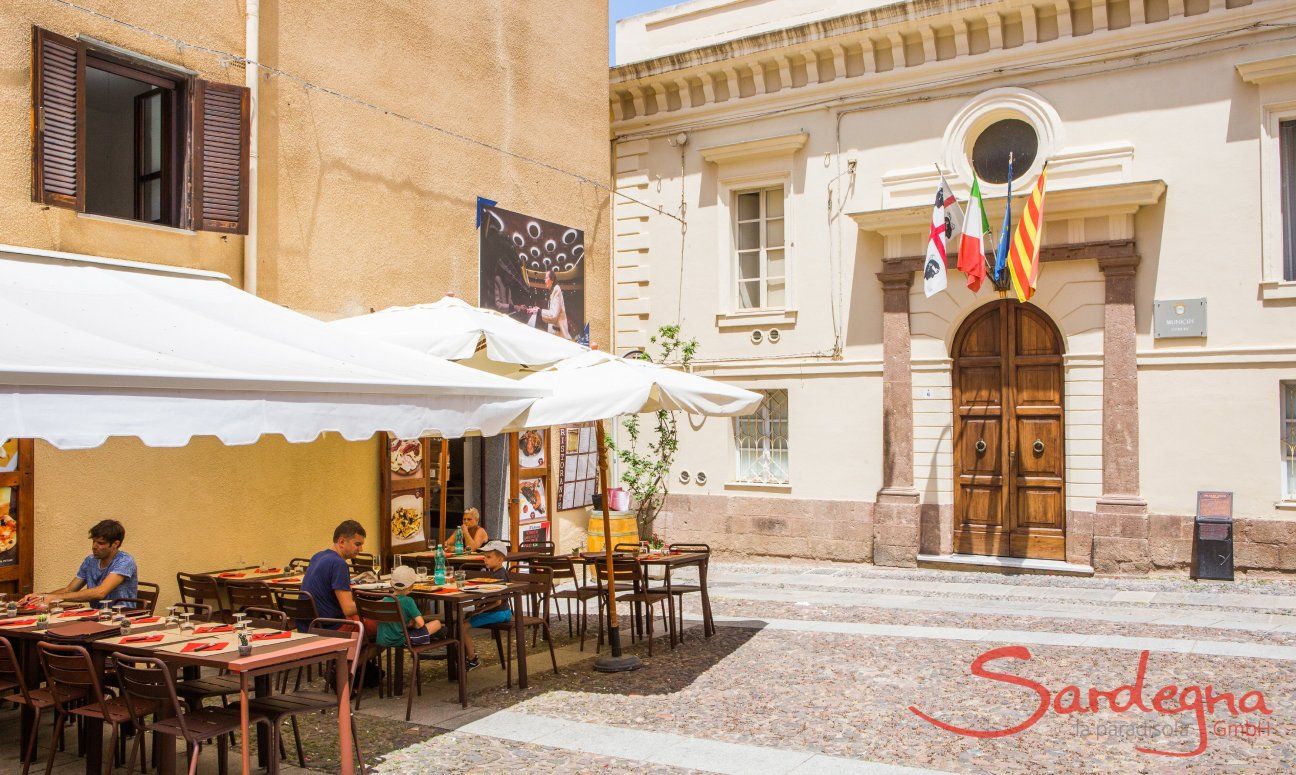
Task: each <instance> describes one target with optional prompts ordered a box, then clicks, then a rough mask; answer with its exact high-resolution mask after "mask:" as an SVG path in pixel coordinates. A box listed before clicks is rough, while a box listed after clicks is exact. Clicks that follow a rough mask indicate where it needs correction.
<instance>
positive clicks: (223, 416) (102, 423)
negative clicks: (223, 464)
mask: <svg viewBox="0 0 1296 775" xmlns="http://www.w3.org/2000/svg"><path fill="white" fill-rule="evenodd" d="M225 279H226V278H224V277H223V276H221V275H216V274H214V273H207V272H194V271H188V270H182V269H170V268H166V267H157V266H149V265H139V264H130V263H129V262H110V261H102V260H100V261H96V260H94V259H87V258H85V257H77V256H72V255H69V254H54V253H50V252H47V251H32V250H28V249H25V248H14V247H9V246H0V321H2V322H0V438H39V439H44V440H46V441H49V442H50V443H52V444H54V445H55V446H57V447H60V448H65V449H74V448H85V447H93V446H97V445H99V444H102V443H103V442H104V441H105V440H106V439H107V438H108V437H111V436H136V437H139V438H140V439H142V440H143V441H144V443H146V444H148V445H150V446H157V447H170V446H183V445H184V444H186V443H187V442H188V441H189V439H190V438H191V437H193V436H208V435H210V436H215V437H217V438H219V439H220V440H221V441H223V442H225V443H226V444H250V443H253V442H255V441H256V440H257V439H258V438H260V437H261V436H262V435H264V434H280V435H283V436H284V437H285V438H287V439H288V440H289V441H297V442H302V441H310V440H312V439H315V438H316V437H318V436H319V435H320V434H321V433H323V432H326V431H333V432H336V433H338V434H340V435H342V436H343V437H345V438H347V439H351V440H361V439H366V438H369V437H371V436H372V435H373V434H374V433H375V432H377V431H389V432H391V433H394V434H396V435H398V436H401V437H406V438H409V437H415V436H421V435H438V436H447V437H458V436H462V435H465V434H467V433H481V434H483V435H494V434H496V433H499V432H500V430H501V429H502V428H503V427H504V426H505V425H506V424H508V422H509V421H510V420H511V419H513V418H515V417H516V416H517V415H518V414H519V413H520V412H522V411H523V410H524V409H525V408H526V407H527V406H528V405H529V404H530V403H531V402H532V401H534V400H535V398H536V396H540V395H545V394H546V392H545V391H544V390H535V389H532V388H528V387H527V386H525V385H522V384H520V383H518V382H515V381H512V380H507V379H504V378H501V377H497V376H494V375H492V374H487V373H484V372H481V371H478V370H475V369H470V368H467V367H464V366H460V365H458V364H454V363H450V362H448V361H446V360H442V359H440V358H435V357H431V356H427V355H421V354H419V353H415V352H411V351H410V350H408V349H405V348H400V347H396V346H393V345H389V344H386V343H383V342H379V341H374V340H372V339H363V338H357V337H354V336H352V335H349V334H346V333H345V332H341V331H336V330H333V329H332V328H330V327H329V326H328V325H327V324H325V323H323V322H321V321H318V320H315V319H313V318H310V317H307V316H305V315H301V314H299V313H296V312H293V311H291V310H288V309H285V308H283V307H280V306H278V305H276V304H273V303H271V302H268V301H265V300H264V299H260V298H258V297H256V296H253V295H251V294H248V293H245V292H243V291H241V290H239V289H237V288H235V287H233V286H231V285H230V284H229V283H228V282H226V281H225Z"/></svg>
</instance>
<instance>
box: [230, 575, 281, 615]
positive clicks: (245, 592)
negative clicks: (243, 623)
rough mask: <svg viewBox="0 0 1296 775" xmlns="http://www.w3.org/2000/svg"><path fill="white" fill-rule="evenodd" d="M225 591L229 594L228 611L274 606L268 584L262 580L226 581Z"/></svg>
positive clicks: (235, 611) (236, 611)
mask: <svg viewBox="0 0 1296 775" xmlns="http://www.w3.org/2000/svg"><path fill="white" fill-rule="evenodd" d="M225 592H226V593H227V594H229V602H230V611H231V612H234V613H238V612H240V611H242V610H243V609H244V608H274V598H273V597H271V596H270V586H269V585H268V584H266V583H265V582H264V581H227V582H226V583H225Z"/></svg>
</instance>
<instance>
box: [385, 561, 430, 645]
mask: <svg viewBox="0 0 1296 775" xmlns="http://www.w3.org/2000/svg"><path fill="white" fill-rule="evenodd" d="M417 581H418V574H417V573H416V572H415V571H414V569H413V568H411V567H409V566H408V565H397V566H396V567H395V568H392V572H391V585H392V594H394V595H395V597H394V598H393V597H392V596H390V595H389V596H387V597H385V598H383V600H384V601H386V602H389V603H390V602H392V601H395V602H396V603H399V604H400V610H401V616H403V617H404V618H405V629H407V630H409V642H410V644H412V645H414V646H426V645H427V644H429V643H431V642H432V636H433V635H436V634H437V633H438V632H440V630H441V620H439V619H424V618H423V612H422V611H420V610H419V607H418V603H416V602H415V601H414V598H412V597H410V596H409V592H410V590H411V589H413V588H414V584H415V583H416V582H417ZM376 640H377V641H378V645H379V646H386V647H388V648H405V633H403V632H401V626H400V625H399V624H396V623H395V622H380V623H379V624H378V637H377V638H376Z"/></svg>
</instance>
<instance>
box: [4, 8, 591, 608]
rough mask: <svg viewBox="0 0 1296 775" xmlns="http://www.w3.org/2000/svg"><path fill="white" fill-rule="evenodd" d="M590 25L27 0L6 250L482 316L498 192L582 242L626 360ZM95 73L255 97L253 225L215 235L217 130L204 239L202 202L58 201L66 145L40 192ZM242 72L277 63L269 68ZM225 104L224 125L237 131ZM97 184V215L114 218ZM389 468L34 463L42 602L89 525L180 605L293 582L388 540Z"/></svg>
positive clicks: (342, 450)
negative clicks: (350, 544) (468, 308)
mask: <svg viewBox="0 0 1296 775" xmlns="http://www.w3.org/2000/svg"><path fill="white" fill-rule="evenodd" d="M568 10H569V12H567V13H563V14H554V13H552V11H551V9H549V8H548V7H543V6H541V5H539V4H534V3H517V2H488V3H474V4H471V5H465V4H441V3H416V4H400V3H397V4H365V5H363V6H360V5H356V4H341V5H336V4H319V3H308V2H294V1H293V0H260V2H257V0H247V2H243V1H242V0H240V2H234V3H222V4H212V3H204V2H176V3H165V4H161V5H150V4H146V3H139V2H111V1H109V2H94V3H90V4H79V5H71V4H66V3H59V2H51V1H50V0H17V1H16V2H8V3H5V5H4V8H3V10H0V62H3V71H4V73H5V74H6V76H5V78H4V79H3V82H2V83H0V243H3V244H4V245H6V246H9V247H5V248H3V249H4V250H5V251H6V252H18V253H22V252H23V251H30V250H36V251H40V250H49V251H61V252H66V253H72V254H86V255H93V256H102V257H106V258H110V259H124V260H130V261H140V262H151V263H159V264H166V265H174V266H183V267H190V268H198V269H207V270H214V271H218V272H221V273H224V274H226V275H228V276H229V277H230V278H231V282H232V283H234V284H235V285H239V286H241V287H243V288H245V289H247V290H249V291H253V292H255V293H257V294H259V295H260V296H262V297H264V298H266V299H269V300H271V301H274V302H276V303H279V304H282V305H285V306H287V307H289V308H292V309H294V310H297V311H301V312H304V313H307V314H311V315H314V316H316V317H320V318H324V319H333V318H338V317H343V316H348V315H356V314H361V313H363V312H367V311H369V310H371V309H381V308H384V307H387V306H391V305H397V304H413V303H419V302H428V301H435V300H436V299H438V298H440V297H441V296H442V294H444V293H447V292H454V293H456V294H458V295H459V296H461V297H464V298H467V299H476V298H477V291H478V289H477V284H478V280H477V244H478V243H477V240H478V235H477V231H476V228H475V225H474V215H475V208H476V197H477V196H479V195H480V196H483V197H487V198H489V199H491V200H495V201H497V202H499V204H500V206H501V207H507V208H509V209H511V210H514V211H517V212H523V213H527V214H531V215H534V216H536V217H539V218H543V219H547V220H551V221H555V222H558V223H563V224H567V225H570V226H572V227H575V228H579V229H582V230H584V232H585V235H586V245H587V251H588V252H587V260H586V267H587V270H586V272H587V274H586V282H587V286H586V287H587V292H586V294H585V298H586V308H585V312H586V319H587V320H589V321H590V323H591V333H592V337H593V338H594V339H596V340H600V341H607V338H608V337H609V336H610V333H609V319H610V318H609V315H610V294H609V293H608V282H609V279H608V278H609V275H608V264H609V249H610V247H609V246H610V240H609V237H608V230H609V224H610V213H609V204H608V202H609V193H610V174H609V150H608V145H607V142H606V129H607V122H608V117H607V107H606V82H605V80H604V78H605V75H604V74H605V72H606V71H605V69H604V67H605V63H606V61H607V60H606V57H607V39H606V29H605V24H606V20H607V17H606V10H607V9H606V6H605V5H603V4H600V3H593V2H588V3H581V4H578V5H577V6H573V7H572V8H570V9H568ZM91 11H93V12H91ZM43 34H48V35H51V36H53V37H49V38H48V39H47V40H49V41H50V42H51V47H50V49H49V50H48V51H47V52H46V54H45V55H44V58H42V55H40V54H39V53H37V52H34V41H35V40H36V39H37V38H39V37H40V36H41V35H43ZM68 51H72V52H74V53H72V54H68V53H67V52H68ZM76 51H80V52H81V53H80V54H76V53H75V52H76ZM78 56H80V57H83V58H94V57H102V58H103V59H104V61H107V62H109V64H105V65H102V68H101V70H100V71H96V73H93V74H91V76H89V77H97V78H105V77H111V75H112V73H113V72H116V71H112V70H110V69H108V68H110V67H111V65H112V62H118V63H120V62H126V63H128V64H130V63H135V64H138V65H139V66H140V67H141V68H143V70H144V71H147V72H146V73H145V75H138V74H136V76H135V77H136V80H138V79H140V78H146V77H147V78H153V77H155V78H156V79H160V81H159V82H160V83H164V84H165V83H172V84H175V83H189V84H196V83H198V82H200V81H201V82H204V83H205V84H206V86H205V87H204V88H206V89H208V93H214V92H221V93H227V94H232V95H234V96H233V97H232V98H231V99H232V100H233V102H232V103H231V104H232V105H233V108H232V110H234V111H235V113H237V110H238V105H239V100H240V99H245V100H246V102H245V109H246V110H247V111H250V113H248V114H247V118H248V119H249V120H250V121H249V123H250V129H249V132H248V133H247V135H246V136H245V137H243V139H242V141H241V142H242V144H243V145H242V148H243V152H244V160H245V161H244V163H245V164H246V167H245V169H244V170H243V171H242V176H241V177H238V178H235V180H236V181H237V182H236V184H235V188H238V187H239V186H241V187H242V188H243V190H244V192H245V193H244V197H243V210H242V212H241V213H240V212H238V207H237V206H236V205H234V206H233V209H234V212H231V213H228V215H229V216H230V217H231V218H232V219H233V222H232V223H229V224H226V225H225V227H224V228H217V227H219V224H217V223H215V221H214V220H211V219H212V218H215V217H216V216H219V215H220V214H221V212H222V211H221V207H220V201H219V200H218V198H217V195H218V194H219V193H220V191H221V186H222V185H223V184H222V180H221V179H220V178H219V176H216V177H213V175H214V174H215V172H214V171H217V170H219V169H222V167H221V153H223V152H224V150H226V146H224V145H221V144H220V143H218V142H216V141H214V140H212V139H211V133H210V132H209V133H208V137H207V138H206V140H207V142H206V145H205V149H206V153H207V156H206V157H205V158H206V167H205V168H204V169H205V172H206V174H205V175H203V176H200V177H202V178H203V180H204V182H207V183H209V184H210V185H208V187H207V189H206V191H205V194H206V197H205V202H204V208H205V209H201V212H197V213H196V217H192V218H189V217H185V216H186V215H187V211H184V208H194V207H196V205H194V204H192V200H191V199H190V198H189V197H188V196H187V194H184V193H183V192H181V193H178V194H177V195H176V197H175V204H176V208H177V210H176V212H174V213H173V214H172V215H173V216H174V217H171V218H170V219H169V220H168V222H167V223H166V224H164V225H157V224H146V223H140V222H139V220H140V219H139V218H132V217H130V215H129V214H127V215H126V216H125V217H113V216H104V215H96V214H94V212H93V210H95V209H96V208H95V206H94V205H93V203H92V202H89V203H87V206H83V207H79V208H78V207H69V206H67V202H66V201H63V202H59V201H55V200H57V199H58V196H57V195H58V192H59V189H60V185H61V181H62V180H63V178H62V177H61V176H62V174H63V168H61V167H60V166H59V164H58V159H59V158H60V157H59V156H58V150H59V149H58V148H57V147H56V146H48V147H47V149H46V150H47V151H48V153H47V158H48V159H50V160H53V161H51V162H50V163H49V164H48V165H47V166H46V167H45V168H44V169H43V170H42V168H41V167H40V165H39V164H38V163H37V162H36V161H35V160H34V153H33V136H34V132H35V131H36V129H37V128H38V127H39V128H40V129H41V130H43V131H44V132H45V133H46V136H48V137H50V138H54V140H57V138H58V136H59V127H58V121H59V120H60V117H61V114H60V112H59V110H58V107H57V105H56V104H54V103H51V105H53V107H51V108H50V109H48V110H47V111H46V115H45V116H43V117H42V116H38V115H37V114H36V113H35V112H34V111H33V99H34V98H33V81H34V80H35V79H36V76H37V75H38V74H39V73H41V72H42V71H43V70H42V69H43V68H45V69H49V68H53V69H54V70H57V69H58V68H59V67H60V66H62V65H63V64H65V63H66V64H68V66H69V67H73V66H75V65H76V63H77V61H78V60H77V59H76V57H78ZM69 57H70V58H71V59H69ZM245 58H246V60H252V61H255V62H257V63H259V64H260V67H254V68H251V70H249V67H248V66H246V64H245ZM109 60H111V61H109ZM105 72H107V73H109V75H108V76H105V75H104V74H103V73H105ZM150 74H151V75H150ZM153 82H154V81H152V80H150V81H148V83H153ZM65 83H66V80H65V79H64V80H60V76H59V75H58V73H57V72H54V73H53V74H52V75H49V76H48V78H47V80H46V84H47V86H48V87H49V89H50V92H49V93H50V94H51V95H55V96H57V94H56V87H58V86H59V85H60V84H65ZM164 91H166V89H165V88H164ZM244 94H246V95H247V96H246V97H240V95H244ZM189 96H191V97H193V96H194V94H193V93H192V92H190V93H189ZM211 104H212V105H214V107H212V108H211V113H212V115H213V116H214V117H215V118H214V119H213V120H212V121H211V122H210V123H209V129H212V128H215V127H219V126H220V124H221V122H220V120H219V119H220V117H221V115H223V114H222V111H223V110H225V108H223V107H222V106H221V105H219V104H215V103H211ZM87 109H89V110H91V111H94V110H96V109H97V106H96V105H95V104H94V103H93V101H91V103H90V104H88V106H87ZM141 109H142V110H146V111H147V110H150V109H151V108H150V107H149V106H148V105H144V106H143V107H142V108H141ZM176 115H180V114H176ZM90 120H96V119H94V113H93V112H92V113H91V119H90ZM177 120H179V119H177ZM42 121H43V122H44V123H41V122H42ZM539 128H543V129H539ZM181 134H183V133H181ZM232 138H233V139H232V142H233V145H234V147H237V146H238V145H239V142H240V141H239V138H238V136H237V134H235V135H233V136H232ZM182 140H183V138H182ZM51 142H53V140H52V141H51ZM91 142H94V138H93V137H92V138H91ZM126 142H127V143H129V140H127V141H126ZM127 148H128V149H129V145H128V146H127ZM171 151H172V152H173V153H174V155H175V157H176V158H175V159H173V161H175V162H176V169H177V170H178V172H177V175H184V174H186V172H185V171H186V170H187V169H190V168H189V167H187V166H186V165H187V164H188V162H186V161H184V159H185V158H187V157H185V156H184V154H186V153H188V152H190V151H186V149H185V147H184V142H183V141H182V142H181V143H180V145H179V147H176V148H172V149H171ZM249 151H250V153H249ZM127 152H129V151H127ZM86 156H87V157H88V158H86V159H85V163H86V164H87V165H90V166H91V172H93V165H95V164H98V163H101V162H103V161H104V159H103V158H102V156H101V155H100V154H97V153H95V152H94V149H93V148H91V149H90V150H89V152H87V153H86ZM249 157H250V158H249ZM234 158H236V159H237V154H236V155H235V157H234ZM190 161H192V160H190ZM234 166H237V164H235V165H234ZM145 172H147V171H146V170H143V169H141V170H140V173H141V181H144V177H143V174H144V173H145ZM90 178H91V179H92V180H91V183H92V185H91V189H92V190H91V191H90V192H89V193H88V194H87V197H93V196H95V192H94V191H93V187H94V186H93V178H94V175H91V176H90ZM180 183H181V181H172V184H174V185H175V186H176V188H177V189H180V188H182V186H181V185H180ZM42 184H44V185H43V186H42ZM141 185H143V183H141ZM42 187H43V188H44V191H42ZM33 189H35V196H33ZM42 194H44V196H42ZM248 194H250V196H248ZM127 202H129V198H128V199H127ZM128 206H129V205H128ZM5 335H6V336H21V332H13V331H6V332H5ZM378 459H379V457H378V442H377V441H376V440H374V441H369V442H355V443H352V442H347V441H344V440H342V439H340V438H338V437H335V436H329V435H325V436H324V437H322V438H320V439H319V440H318V441H316V442H313V443H310V444H289V443H287V442H285V441H284V440H283V439H275V438H265V439H263V440H262V441H261V442H259V443H257V444H254V445H250V446H245V447H225V446H222V445H221V444H220V443H219V442H218V441H216V440H214V439H209V438H208V439H204V438H198V439H194V440H193V441H192V442H191V443H190V444H189V445H188V446H186V447H183V448H178V449H153V448H149V447H146V446H144V445H143V444H142V443H141V442H139V441H138V440H135V439H113V440H111V441H109V442H108V443H107V444H105V445H104V446H103V447H101V448H98V449H93V450H85V451H74V452H67V451H59V450H55V449H53V448H52V447H50V446H48V445H46V444H43V443H37V444H36V445H35V450H34V456H33V463H34V472H33V473H34V492H35V509H34V519H35V522H34V543H35V546H34V576H35V578H34V583H35V586H36V587H37V588H38V589H48V588H51V587H55V586H61V585H62V584H64V583H66V582H67V580H68V579H69V578H71V577H72V575H73V574H74V573H75V571H76V568H77V566H78V563H79V562H80V560H81V558H82V557H84V556H85V554H86V553H87V551H88V539H87V537H86V531H87V529H88V527H89V526H90V525H91V524H93V523H94V522H96V521H98V520H99V519H103V518H116V519H120V520H121V521H122V522H123V523H125V525H126V528H127V540H126V544H125V546H124V547H123V548H124V549H126V550H128V551H130V552H131V553H132V554H134V556H135V558H136V560H137V561H138V563H139V565H140V568H141V573H142V578H144V579H145V580H148V581H157V582H162V584H163V589H164V595H165V596H167V597H173V596H174V589H173V583H172V582H170V579H172V578H174V575H175V573H176V572H177V571H181V570H183V571H201V570H205V569H210V568H216V567H231V566H234V565H237V564H242V563H257V562H273V563H279V562H286V561H287V560H288V559H289V556H288V555H287V554H285V552H289V553H291V552H294V551H298V552H311V551H315V550H318V549H319V548H322V547H324V546H326V545H327V544H328V543H329V539H330V536H331V531H332V527H333V526H334V525H335V524H337V522H338V521H340V520H342V519H347V518H352V519H358V520H360V521H361V522H362V523H363V524H366V525H368V526H370V527H371V528H372V527H375V526H376V525H377V519H378V513H379V492H380V485H379V475H378V470H377V461H378ZM373 535H374V533H373V531H372V530H371V536H373ZM375 543H376V542H375ZM290 547H296V548H295V549H294V548H290Z"/></svg>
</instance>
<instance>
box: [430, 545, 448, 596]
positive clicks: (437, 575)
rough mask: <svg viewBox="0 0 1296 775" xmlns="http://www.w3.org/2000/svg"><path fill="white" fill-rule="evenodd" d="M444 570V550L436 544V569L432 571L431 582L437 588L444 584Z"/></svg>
mask: <svg viewBox="0 0 1296 775" xmlns="http://www.w3.org/2000/svg"><path fill="white" fill-rule="evenodd" d="M445 568H446V566H445V550H444V549H442V548H441V544H437V548H436V568H435V569H434V570H433V576H432V581H433V582H435V583H436V584H437V585H438V586H439V585H441V584H444V583H445Z"/></svg>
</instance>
